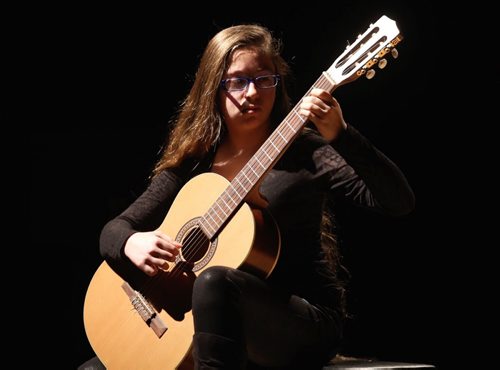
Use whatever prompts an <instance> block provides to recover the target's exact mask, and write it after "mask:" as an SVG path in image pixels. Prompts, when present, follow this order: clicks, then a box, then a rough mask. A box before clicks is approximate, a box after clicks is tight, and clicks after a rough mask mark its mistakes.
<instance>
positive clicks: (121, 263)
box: [99, 171, 183, 280]
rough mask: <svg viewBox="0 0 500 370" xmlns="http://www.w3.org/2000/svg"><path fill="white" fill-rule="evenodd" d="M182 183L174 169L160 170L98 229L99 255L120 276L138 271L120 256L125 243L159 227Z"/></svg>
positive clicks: (125, 258) (128, 275)
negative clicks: (121, 209) (114, 216)
mask: <svg viewBox="0 0 500 370" xmlns="http://www.w3.org/2000/svg"><path fill="white" fill-rule="evenodd" d="M182 184H183V182H182V180H181V178H180V177H179V176H177V175H176V174H175V173H174V172H172V171H163V172H162V173H160V174H158V175H157V176H156V177H154V178H153V180H152V181H151V183H150V184H149V186H148V187H147V189H146V190H145V191H144V193H143V194H142V195H141V196H140V197H139V198H137V199H136V200H135V201H134V202H133V203H132V204H131V205H130V206H129V207H128V208H127V209H126V210H125V211H124V212H123V213H121V214H120V215H119V216H117V217H116V218H114V219H112V220H111V221H109V222H108V223H107V224H106V225H105V226H104V228H103V229H102V231H101V235H100V243H99V246H100V252H101V255H102V256H103V257H104V258H105V260H106V261H107V262H108V264H109V265H110V267H112V268H113V269H114V270H115V271H116V272H117V273H118V274H119V275H121V276H122V277H123V278H125V277H127V280H128V279H130V277H131V276H134V275H137V273H138V272H140V270H139V269H138V268H137V267H136V266H135V265H133V264H132V262H131V261H130V260H129V259H128V258H127V257H126V256H125V255H124V253H123V247H124V246H125V242H126V241H127V239H128V238H129V237H130V236H131V235H132V234H134V233H136V232H139V231H152V230H155V229H156V228H157V227H159V226H160V224H161V222H162V221H163V219H164V218H165V216H166V214H167V211H168V209H169V208H170V206H171V204H172V203H173V201H174V199H175V196H176V195H177V193H178V191H179V190H180V188H181V186H182Z"/></svg>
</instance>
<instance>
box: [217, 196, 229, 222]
mask: <svg viewBox="0 0 500 370" xmlns="http://www.w3.org/2000/svg"><path fill="white" fill-rule="evenodd" d="M219 199H220V197H219ZM215 205H216V206H217V207H219V209H220V210H221V211H222V213H224V216H226V217H227V216H228V214H227V213H226V212H224V210H223V209H222V207H221V205H220V202H219V201H217V202H216V203H215ZM217 215H219V213H218V212H217ZM219 218H220V217H219ZM221 220H224V219H223V218H221Z"/></svg>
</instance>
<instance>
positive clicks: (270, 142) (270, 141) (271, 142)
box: [269, 140, 280, 153]
mask: <svg viewBox="0 0 500 370" xmlns="http://www.w3.org/2000/svg"><path fill="white" fill-rule="evenodd" d="M269 144H271V145H272V146H273V147H274V149H276V151H277V152H278V153H279V151H280V150H279V149H278V148H277V147H276V145H274V143H273V141H272V140H269Z"/></svg>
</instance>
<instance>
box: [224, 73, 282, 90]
mask: <svg viewBox="0 0 500 370" xmlns="http://www.w3.org/2000/svg"><path fill="white" fill-rule="evenodd" d="M279 80H280V75H266V76H259V77H254V78H247V77H233V78H226V79H225V80H222V81H221V82H220V84H221V86H222V88H223V89H224V90H226V91H241V90H245V89H246V88H247V87H248V85H249V84H250V82H253V83H254V84H255V87H257V88H259V89H270V88H271V87H275V86H276V85H277V84H278V82H279Z"/></svg>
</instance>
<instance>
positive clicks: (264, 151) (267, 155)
mask: <svg viewBox="0 0 500 370" xmlns="http://www.w3.org/2000/svg"><path fill="white" fill-rule="evenodd" d="M262 153H264V154H265V155H266V157H267V158H269V160H270V161H272V160H273V159H272V158H271V157H270V156H269V154H267V152H266V150H265V148H263V149H262Z"/></svg>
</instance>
